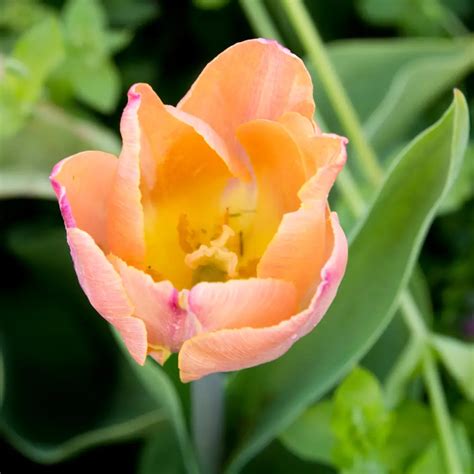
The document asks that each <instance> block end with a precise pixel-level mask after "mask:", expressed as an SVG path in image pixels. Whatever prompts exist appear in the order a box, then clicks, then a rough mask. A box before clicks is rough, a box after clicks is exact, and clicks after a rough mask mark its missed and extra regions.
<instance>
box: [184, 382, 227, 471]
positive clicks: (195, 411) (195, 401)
mask: <svg viewBox="0 0 474 474" xmlns="http://www.w3.org/2000/svg"><path fill="white" fill-rule="evenodd" d="M191 416H192V432H193V441H194V446H195V448H196V451H197V455H198V459H199V463H200V465H201V470H202V472H205V473H206V474H217V473H218V472H220V466H221V462H222V440H223V437H224V376H223V375H222V374H213V375H208V376H207V377H205V378H203V379H201V380H197V381H196V382H193V383H192V384H191Z"/></svg>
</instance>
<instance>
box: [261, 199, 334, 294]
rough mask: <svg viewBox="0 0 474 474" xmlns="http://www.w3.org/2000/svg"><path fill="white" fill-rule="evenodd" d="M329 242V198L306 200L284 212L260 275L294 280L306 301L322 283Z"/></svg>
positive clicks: (263, 261)
mask: <svg viewBox="0 0 474 474" xmlns="http://www.w3.org/2000/svg"><path fill="white" fill-rule="evenodd" d="M328 245H331V242H330V241H328V222H327V203H326V201H308V202H305V203H303V204H302V205H301V207H300V209H298V210H297V211H295V212H290V213H288V214H285V215H284V216H283V219H282V221H281V223H280V227H279V228H278V231H277V233H276V234H275V236H274V237H273V239H272V241H271V242H270V244H269V245H268V247H267V249H266V251H265V253H264V254H263V256H262V258H261V260H260V262H259V264H258V266H257V276H258V277H259V278H278V279H281V280H286V281H291V282H293V283H294V284H295V286H296V288H297V290H298V294H299V296H300V298H302V299H303V301H304V300H305V298H306V296H307V294H308V292H309V293H310V294H311V295H312V293H313V291H314V287H315V285H317V284H318V280H319V275H320V271H321V268H322V266H323V265H324V262H325V261H326V259H327V250H328Z"/></svg>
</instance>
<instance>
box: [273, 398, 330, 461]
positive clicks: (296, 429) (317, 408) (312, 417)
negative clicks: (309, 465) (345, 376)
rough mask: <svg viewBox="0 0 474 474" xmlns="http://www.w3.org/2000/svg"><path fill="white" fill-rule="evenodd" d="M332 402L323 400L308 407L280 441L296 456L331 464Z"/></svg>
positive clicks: (282, 435) (283, 434)
mask: <svg viewBox="0 0 474 474" xmlns="http://www.w3.org/2000/svg"><path fill="white" fill-rule="evenodd" d="M332 405H333V404H332V402H331V401H329V400H325V401H323V402H321V403H318V404H316V405H314V406H312V407H311V408H308V410H306V411H305V412H304V413H303V414H302V415H301V416H300V417H299V418H298V419H297V420H296V421H295V422H294V423H293V424H292V425H291V426H290V427H289V428H288V429H287V430H286V431H284V432H283V433H282V434H281V435H280V441H281V442H282V443H283V444H284V445H285V447H286V448H287V449H289V450H290V451H291V452H292V453H294V454H295V455H296V456H298V457H300V458H302V459H306V460H308V461H315V462H321V463H324V464H331V463H332V461H331V451H332V449H333V445H334V435H333V433H332V430H331V417H332V411H333V408H332Z"/></svg>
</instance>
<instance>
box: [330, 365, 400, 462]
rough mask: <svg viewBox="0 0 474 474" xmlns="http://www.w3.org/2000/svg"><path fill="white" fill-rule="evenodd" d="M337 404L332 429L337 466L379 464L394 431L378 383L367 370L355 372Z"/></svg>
mask: <svg viewBox="0 0 474 474" xmlns="http://www.w3.org/2000/svg"><path fill="white" fill-rule="evenodd" d="M333 401H334V406H333V413H332V419H331V427H332V431H333V433H334V435H335V438H336V443H335V445H334V450H333V453H332V458H333V461H334V463H335V464H336V466H339V467H342V468H351V467H356V466H357V464H358V462H360V461H364V462H373V461H375V462H378V461H379V460H378V459H377V457H378V453H379V452H380V449H381V447H382V446H383V445H384V444H385V441H386V439H387V436H388V434H389V432H390V428H391V419H390V414H389V412H388V410H387V408H386V407H385V404H384V399H383V392H382V388H381V386H380V384H379V382H378V380H377V379H376V378H375V377H374V376H373V375H372V374H371V373H370V372H368V371H367V370H364V369H361V368H355V369H354V370H353V371H352V372H351V373H350V374H349V376H348V377H347V378H346V379H345V380H344V381H343V382H342V384H341V385H340V386H339V387H338V388H337V390H336V393H335V395H334V398H333ZM357 469H358V470H360V469H359V468H357Z"/></svg>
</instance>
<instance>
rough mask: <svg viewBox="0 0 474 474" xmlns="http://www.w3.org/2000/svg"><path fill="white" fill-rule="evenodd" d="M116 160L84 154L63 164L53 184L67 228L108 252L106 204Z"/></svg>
mask: <svg viewBox="0 0 474 474" xmlns="http://www.w3.org/2000/svg"><path fill="white" fill-rule="evenodd" d="M117 163H118V161H117V158H116V157H115V156H113V155H110V154H109V153H103V152H101V151H85V152H83V153H78V154H77V155H73V156H70V157H69V158H65V159H64V160H62V161H60V162H59V163H58V164H57V165H56V166H55V167H54V168H53V171H52V172H51V176H50V180H51V184H52V186H53V189H54V191H55V193H56V196H57V198H58V201H59V206H60V209H61V213H62V215H63V218H64V223H65V224H66V227H79V228H80V229H82V230H84V231H85V232H87V233H88V234H89V235H90V236H91V237H92V238H93V239H94V240H95V242H96V243H97V244H98V245H99V246H100V247H102V248H103V249H105V250H106V251H107V250H108V240H107V225H106V219H107V202H108V197H109V194H110V189H111V187H112V183H113V179H114V175H115V171H116V169H117Z"/></svg>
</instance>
